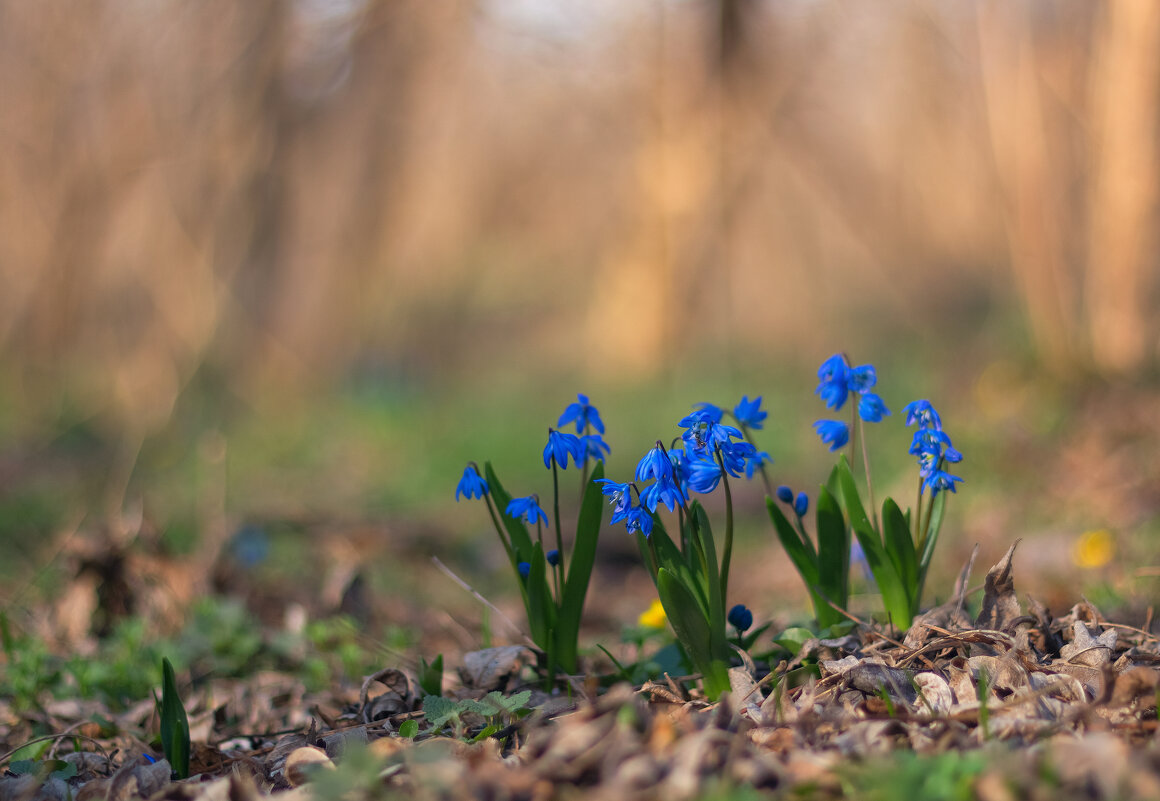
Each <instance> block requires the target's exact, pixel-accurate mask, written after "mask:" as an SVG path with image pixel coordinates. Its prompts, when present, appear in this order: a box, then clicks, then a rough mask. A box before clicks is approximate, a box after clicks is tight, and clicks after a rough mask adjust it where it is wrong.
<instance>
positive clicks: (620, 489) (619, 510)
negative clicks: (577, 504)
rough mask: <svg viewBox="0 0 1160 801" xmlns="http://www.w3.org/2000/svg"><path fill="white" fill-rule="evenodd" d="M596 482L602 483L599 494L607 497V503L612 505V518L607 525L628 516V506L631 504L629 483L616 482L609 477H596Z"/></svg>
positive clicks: (613, 524) (614, 523)
mask: <svg viewBox="0 0 1160 801" xmlns="http://www.w3.org/2000/svg"><path fill="white" fill-rule="evenodd" d="M597 483H600V484H603V485H604V487H603V488H601V490H600V494H601V495H605V496H607V497H608V498H609V501H608V503H609V505H610V506H611V507H612V520H610V521H609V525H612V526H615V525H616V524H617V523H619V522H620V521H621V520H624V519H625V518H626V517H628V511H629V508H630V507H631V506H632V503H631V498H630V497H629V485H628V484H621V483H618V482H616V481H613V480H612V479H611V478H601V479H597Z"/></svg>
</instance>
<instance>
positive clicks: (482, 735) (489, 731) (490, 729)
mask: <svg viewBox="0 0 1160 801" xmlns="http://www.w3.org/2000/svg"><path fill="white" fill-rule="evenodd" d="M499 730H500V727H499V726H497V725H495V724H494V723H493V724H492V725H490V726H487V727H485V728H483V729H482V730H481V731H480V732H479V734H477V735H475V736H474V737H472V738H471V742H473V743H478V742H480V741H482V740H486V739H487V738H488V737H490V736H492V735H493V734H495V733H496V732H497V731H499Z"/></svg>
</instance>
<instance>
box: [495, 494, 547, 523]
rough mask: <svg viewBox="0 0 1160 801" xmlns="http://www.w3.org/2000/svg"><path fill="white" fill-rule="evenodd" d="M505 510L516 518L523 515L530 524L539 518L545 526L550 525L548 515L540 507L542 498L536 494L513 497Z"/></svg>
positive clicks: (508, 514)
mask: <svg viewBox="0 0 1160 801" xmlns="http://www.w3.org/2000/svg"><path fill="white" fill-rule="evenodd" d="M504 511H505V512H506V514H507V516H508V517H514V518H515V519H516V520H519V519H520V518H521V517H522V518H523V519H524V520H526V521H527V522H528V524H529V525H531V524H532V523H535V522H536V520H537V519H538V520H540V521H542V522H543V524H544V525H545V526H546V525H548V516H547V515H546V514H544V510H543V509H541V508H540V499H539V498H537V497H536V496H535V495H529V496H528V497H526V498H513V499H512V502H511V503H509V504H508V505H507V509H505V510H504Z"/></svg>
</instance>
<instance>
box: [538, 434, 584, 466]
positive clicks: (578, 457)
mask: <svg viewBox="0 0 1160 801" xmlns="http://www.w3.org/2000/svg"><path fill="white" fill-rule="evenodd" d="M586 450H587V448H586V446H585V444H584V443H583V442H581V441H580V437H578V436H576V435H575V434H568V433H565V432H563V431H557V430H556V429H554V428H549V429H548V444H547V445H545V446H544V467H551V466H552V460H553V459H554V460H555V461H556V464H557V465H558V466H559V467H560V469H562V470H564V469H567V467H568V457H569V456H571V457H572V461H574V462H576V463H577V464H579V463H580V462H581V461H583V460H584V453H585V451H586Z"/></svg>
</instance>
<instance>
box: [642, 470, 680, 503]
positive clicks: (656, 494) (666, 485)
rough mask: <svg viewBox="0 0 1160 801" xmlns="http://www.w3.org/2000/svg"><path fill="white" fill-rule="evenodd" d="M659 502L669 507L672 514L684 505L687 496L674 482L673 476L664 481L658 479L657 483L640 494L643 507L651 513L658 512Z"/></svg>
mask: <svg viewBox="0 0 1160 801" xmlns="http://www.w3.org/2000/svg"><path fill="white" fill-rule="evenodd" d="M658 502H660V503H663V504H664V505H665V506H666V507H668V510H669V511H670V512H673V511H676V508H677V506H678V505H682V506H683V505H684V503H685V494H684V493H683V492H681V488H680V487H678V486H677V484H676V483H675V482H674V481H673V479H672V476H670V477H669V478H667V479H663V480H662V479H657V481H656V482H655V483H653V484H650V485H649V486H647V487H645V490H644V492H642V493H641V494H640V503H641V506H645V507H647V508H648V510H649V511H650V512H655V511H656V510H657V503H658Z"/></svg>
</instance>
